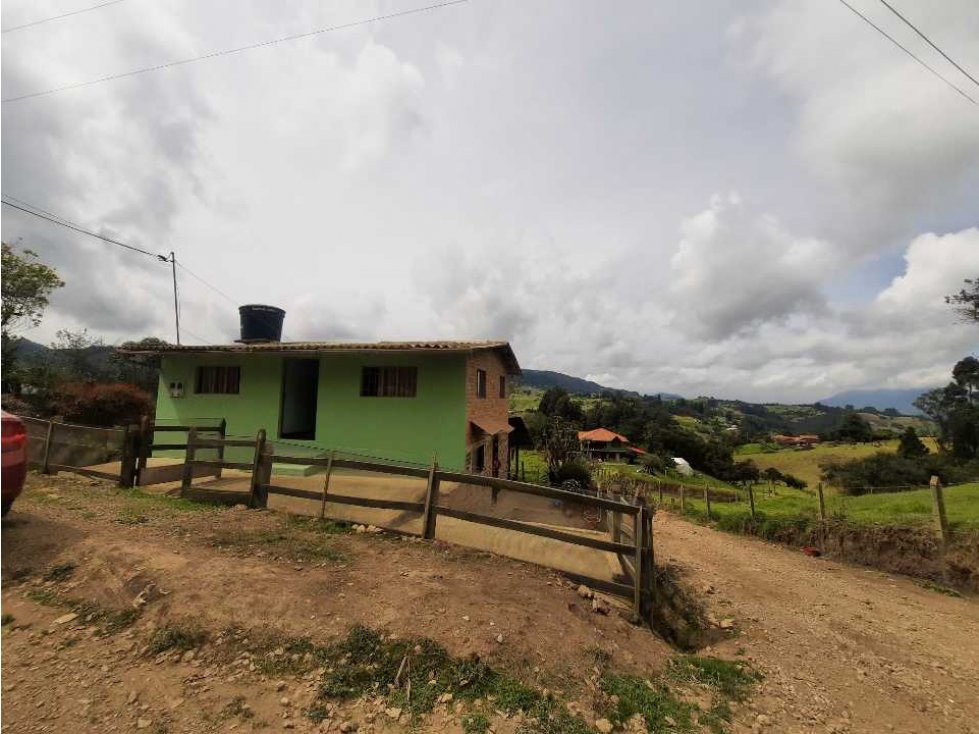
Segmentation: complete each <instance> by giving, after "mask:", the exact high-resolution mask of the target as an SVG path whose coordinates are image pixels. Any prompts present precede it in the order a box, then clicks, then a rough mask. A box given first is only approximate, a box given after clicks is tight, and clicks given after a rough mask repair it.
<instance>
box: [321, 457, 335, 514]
mask: <svg viewBox="0 0 979 734" xmlns="http://www.w3.org/2000/svg"><path fill="white" fill-rule="evenodd" d="M336 454H337V451H336V449H333V450H332V451H331V452H330V455H329V457H328V458H327V460H326V476H325V477H324V478H323V504H322V505H321V506H320V520H325V519H326V494H327V492H329V491H330V475H331V474H332V473H333V459H334V457H335V456H336Z"/></svg>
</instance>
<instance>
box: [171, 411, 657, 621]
mask: <svg viewBox="0 0 979 734" xmlns="http://www.w3.org/2000/svg"><path fill="white" fill-rule="evenodd" d="M230 446H235V447H238V448H252V450H253V452H254V453H253V460H252V461H251V462H250V463H244V462H231V461H224V460H202V459H199V458H197V451H198V449H200V448H205V447H207V448H221V447H230ZM273 464H292V465H302V466H313V467H321V468H322V469H324V471H325V475H324V477H323V489H322V490H321V491H316V490H314V489H308V488H300V487H291V486H285V485H283V484H278V483H276V482H275V481H273V477H272V465H273ZM195 467H215V468H234V469H247V470H250V471H251V481H250V485H249V486H250V489H249V491H248V493H247V495H246V494H245V493H244V492H238V493H236V494H237V497H238V498H240V499H241V500H242V501H247V502H248V503H249V504H250V505H251V506H252V507H267V506H268V499H269V496H270V495H281V496H284V497H294V498H298V499H305V500H311V501H314V502H318V503H320V513H319V514H320V517H323V518H325V517H327V513H326V508H327V505H328V504H337V505H345V506H354V507H364V508H369V509H380V510H395V511H398V512H407V513H415V514H417V515H418V517H419V518H420V519H421V520H422V530H421V533H420V535H421V536H422V537H423V538H426V539H434V538H435V535H436V526H437V523H438V518H440V517H446V518H452V519H454V520H460V521H463V522H471V523H475V524H478V525H484V526H489V527H496V528H501V529H504V530H509V531H511V532H518V533H525V534H528V535H533V536H537V537H541V538H547V539H549V540H556V541H559V542H562V543H567V544H569V545H575V546H579V547H584V548H589V549H592V550H595V551H599V552H603V553H612V554H614V555H615V556H616V558H617V559H619V561H620V566H621V568H622V574H621V576H620V578H621V581H617V580H609V579H601V578H594V577H589V576H583V575H581V574H574V573H567V572H564V571H562V573H565V575H566V576H568V578H571V579H572V580H574V581H577V582H581V583H585V584H588V585H589V586H591V587H592V588H594V589H597V590H599V591H604V592H607V593H610V594H616V595H620V596H624V597H626V598H628V599H629V600H630V601H631V602H632V607H633V616H634V617H635V619H636V620H637V621H646V622H647V623H649V622H651V619H652V605H653V585H652V584H653V574H652V572H651V565H650V564H648V563H647V561H646V556H649V555H651V553H652V513H651V512H650V510H649V508H648V507H646V505H645V503H644V501H642V500H641V499H638V498H637V499H633V500H631V501H630V500H627V499H622V498H614V497H611V496H595V495H591V494H584V493H579V492H573V491H569V490H566V489H559V488H556V487H544V486H540V485H537V484H527V483H525V482H517V481H513V480H509V479H500V478H497V477H487V476H482V475H474V474H465V473H462V472H455V471H446V470H443V469H441V468H439V466H438V464H437V463H434V462H433V463H432V465H431V466H430V467H428V468H422V467H418V466H406V465H404V464H399V463H397V462H393V461H381V460H371V461H367V460H362V459H348V458H340V457H338V456H337V455H336V452H330V453H329V454H328V455H327V456H295V455H290V454H280V453H276V452H275V451H274V450H273V448H272V446H271V445H270V444H269V443H268V442H267V440H266V435H265V431H259V432H258V434H257V435H256V437H255V438H254V439H249V440H241V439H234V440H230V439H213V438H206V439H204V438H200V437H199V436H198V434H197V431H193V430H192V431H191V432H190V434H189V435H188V440H187V449H186V456H185V464H184V481H183V484H182V494H184V495H185V496H190V495H194V496H196V495H197V494H198V490H197V489H195V488H193V487H192V483H193V477H194V468H195ZM337 469H350V470H355V471H363V472H374V473H381V474H389V475H395V476H404V477H413V478H418V479H425V480H426V484H425V498H424V501H414V502H412V501H405V500H395V499H386V498H375V497H356V496H349V495H344V494H338V493H337V492H335V491H332V492H331V491H330V480H331V476H332V475H333V474H334V472H335V471H336V470H337ZM445 482H455V483H461V484H468V485H473V486H478V487H483V488H485V489H486V490H487V491H490V492H492V494H493V497H494V498H495V497H496V494H497V492H499V491H500V490H506V491H510V492H519V493H522V494H527V495H534V496H537V497H544V498H547V499H550V500H561V501H562V502H565V503H568V504H572V505H579V506H583V507H588V508H593V509H594V510H597V511H598V512H599V513H600V515H601V516H602V517H603V518H605V524H606V525H607V526H608V528H609V529H608V530H607V537H605V538H601V537H594V536H593V535H586V534H582V533H576V532H574V531H573V530H571V529H568V530H560V529H556V528H553V527H548V526H544V525H539V524H534V523H529V522H521V521H519V520H511V519H508V518H502V517H496V516H493V515H487V514H482V513H476V512H466V511H463V510H458V509H455V508H452V507H448V506H446V505H445V504H443V503H441V502H440V488H441V486H442V484H443V483H445ZM624 519H625V520H626V521H628V522H623V520H624ZM389 529H394V530H396V532H404V530H403V529H402V528H389Z"/></svg>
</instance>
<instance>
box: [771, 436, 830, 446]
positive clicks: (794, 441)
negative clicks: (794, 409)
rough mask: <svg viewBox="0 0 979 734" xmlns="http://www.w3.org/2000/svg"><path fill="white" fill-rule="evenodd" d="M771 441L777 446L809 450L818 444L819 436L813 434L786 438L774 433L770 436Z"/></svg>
mask: <svg viewBox="0 0 979 734" xmlns="http://www.w3.org/2000/svg"><path fill="white" fill-rule="evenodd" d="M772 441H774V442H775V443H777V444H778V445H779V446H797V447H799V448H809V447H810V446H814V445H815V444H817V443H819V436H817V435H815V434H813V433H804V434H802V435H801V436H786V435H783V434H781V433H776V434H775V435H774V436H772Z"/></svg>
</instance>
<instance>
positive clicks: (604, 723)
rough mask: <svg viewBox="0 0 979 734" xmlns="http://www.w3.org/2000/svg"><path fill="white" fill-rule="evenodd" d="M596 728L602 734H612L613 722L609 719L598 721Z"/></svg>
mask: <svg viewBox="0 0 979 734" xmlns="http://www.w3.org/2000/svg"><path fill="white" fill-rule="evenodd" d="M595 728H596V729H598V731H600V732H601V734H610V733H611V731H612V722H611V721H609V720H608V719H598V720H597V721H596V722H595Z"/></svg>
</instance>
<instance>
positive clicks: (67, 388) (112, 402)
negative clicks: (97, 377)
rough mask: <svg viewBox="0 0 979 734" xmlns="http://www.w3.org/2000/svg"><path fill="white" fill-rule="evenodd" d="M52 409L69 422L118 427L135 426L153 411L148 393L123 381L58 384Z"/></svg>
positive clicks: (151, 399) (151, 400)
mask: <svg viewBox="0 0 979 734" xmlns="http://www.w3.org/2000/svg"><path fill="white" fill-rule="evenodd" d="M54 407H55V410H56V411H57V413H58V415H60V416H61V417H62V419H64V420H65V421H66V422H68V423H81V424H83V425H88V426H120V425H126V424H130V423H138V422H139V419H140V418H141V417H142V416H144V415H149V414H150V413H151V412H152V410H153V398H152V397H151V396H150V394H149V393H147V392H145V391H143V390H140V389H139V388H137V387H133V386H132V385H127V384H126V383H123V382H112V383H101V384H99V383H96V384H88V383H84V382H69V383H65V384H63V385H61V387H60V388H59V390H58V396H57V397H56V398H55V405H54Z"/></svg>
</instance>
